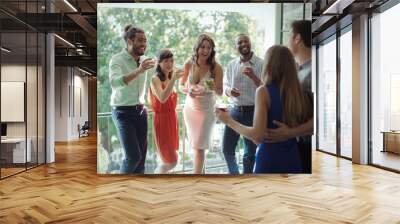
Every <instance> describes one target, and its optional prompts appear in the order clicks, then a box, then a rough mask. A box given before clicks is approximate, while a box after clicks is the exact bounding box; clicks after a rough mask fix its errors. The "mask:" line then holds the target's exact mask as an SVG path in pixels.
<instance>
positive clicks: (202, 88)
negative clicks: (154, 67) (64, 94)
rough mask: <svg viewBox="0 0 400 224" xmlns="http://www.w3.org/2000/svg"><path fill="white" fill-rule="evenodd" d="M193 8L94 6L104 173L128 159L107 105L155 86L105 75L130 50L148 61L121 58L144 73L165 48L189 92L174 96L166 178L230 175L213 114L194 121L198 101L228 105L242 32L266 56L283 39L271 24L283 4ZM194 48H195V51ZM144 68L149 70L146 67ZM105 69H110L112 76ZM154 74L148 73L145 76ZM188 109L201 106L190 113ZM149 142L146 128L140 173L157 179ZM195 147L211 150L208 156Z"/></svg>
mask: <svg viewBox="0 0 400 224" xmlns="http://www.w3.org/2000/svg"><path fill="white" fill-rule="evenodd" d="M193 6H194V5H193V4H112V3H106V4H98V17H97V19H98V38H97V41H98V43H97V46H101V47H99V48H98V56H99V57H98V67H99V69H98V81H99V82H98V98H97V100H98V113H99V132H101V133H102V134H101V140H100V137H99V141H100V142H101V143H102V144H101V145H102V147H103V148H104V150H105V151H106V152H108V154H109V155H110V156H108V157H107V158H109V159H110V160H112V161H111V162H109V164H110V165H109V166H108V167H109V168H108V169H106V171H105V173H119V172H120V168H121V164H122V161H121V160H123V159H121V158H125V156H126V155H125V153H126V152H125V149H123V148H124V143H123V142H122V141H121V138H120V135H119V134H118V133H119V131H121V130H120V128H119V126H117V127H115V126H114V124H113V122H111V119H110V114H111V111H113V110H114V108H113V107H115V106H116V105H113V104H112V102H113V99H114V100H115V98H116V97H117V98H118V99H120V100H121V101H132V99H136V98H139V99H142V98H141V96H142V95H141V94H140V93H141V91H139V92H140V93H138V92H135V91H127V95H124V94H120V93H121V91H124V90H123V88H133V87H134V86H142V87H143V88H144V89H145V91H146V89H148V88H149V87H150V86H151V80H152V79H151V78H146V75H144V74H142V75H138V76H137V77H138V80H139V79H141V78H143V79H145V84H144V85H138V84H137V83H138V82H137V81H138V80H136V79H134V76H133V75H132V76H127V77H125V78H117V76H112V75H110V72H114V71H118V69H119V66H116V65H115V64H118V63H110V62H113V61H114V62H115V58H114V56H115V55H117V54H118V52H119V51H121V50H123V49H125V48H127V49H128V50H129V49H131V50H132V53H134V55H139V54H143V53H144V54H145V55H142V56H140V57H136V56H130V58H129V57H128V56H129V55H128V56H127V57H126V59H129V60H127V61H129V64H130V65H132V67H131V71H132V70H134V69H135V68H138V66H142V67H143V68H148V67H146V66H147V65H148V66H151V64H150V63H149V64H147V63H145V61H146V60H144V59H145V58H155V57H156V55H157V54H158V52H159V51H160V49H163V48H169V49H170V50H171V51H172V52H173V55H174V57H173V58H174V64H178V65H184V66H178V67H179V68H181V67H183V69H184V70H185V74H186V75H184V78H182V80H181V81H183V80H185V81H184V82H180V83H191V84H190V85H187V86H185V87H186V91H185V88H183V89H182V90H183V92H182V91H178V92H177V120H178V126H179V132H178V134H179V150H178V151H177V157H178V160H177V164H176V165H175V167H174V169H172V170H171V171H170V172H172V173H193V172H195V173H200V172H202V173H204V172H206V173H225V174H226V173H228V171H227V166H226V162H225V159H224V154H223V152H222V148H221V145H222V134H223V130H224V129H223V125H221V124H219V123H215V118H213V117H214V116H211V115H210V116H205V117H204V118H205V119H204V121H207V122H200V121H202V120H201V119H196V116H198V114H202V113H204V111H205V110H204V108H203V107H200V106H201V105H203V103H200V101H202V100H203V101H204V105H207V108H208V109H207V111H212V110H214V106H215V104H216V103H218V105H222V104H225V105H226V104H227V102H228V98H227V96H225V95H223V94H222V93H223V88H222V76H223V75H222V74H223V71H224V70H225V68H226V67H227V66H228V64H229V62H230V61H232V60H233V59H234V58H236V57H237V56H238V52H237V50H236V49H235V37H236V36H237V35H238V34H240V33H244V34H251V35H250V37H251V40H252V46H253V48H252V49H253V50H252V51H254V53H255V54H256V55H263V54H264V53H265V51H266V49H267V48H268V47H269V46H271V45H273V44H276V43H277V41H279V40H280V38H279V35H280V34H281V32H280V28H281V27H280V26H278V25H277V24H279V23H278V21H276V19H277V18H280V17H279V16H278V15H279V13H280V12H281V10H279V7H280V6H281V5H280V4H240V5H239V4H231V3H230V4H228V3H226V4H225V3H223V4H206V3H204V4H203V3H200V4H196V5H195V7H193ZM298 6H301V7H303V6H304V4H298ZM297 19H301V18H297ZM132 22H134V25H135V26H138V27H141V28H142V29H143V32H140V33H138V35H137V36H136V37H137V38H134V39H131V40H129V39H127V40H126V41H123V40H124V39H122V38H121V36H120V35H118V34H119V33H120V31H121V30H122V29H123V27H124V26H125V25H126V24H130V23H132ZM202 33H207V34H208V35H207V36H208V37H207V38H206V39H207V40H205V41H200V42H199V40H198V37H199V36H200V34H202ZM141 36H142V37H143V38H142V37H141ZM202 37H203V36H202ZM193 46H195V48H196V49H193ZM243 46H244V47H243V51H249V50H250V48H247V49H246V47H245V44H244V45H243ZM128 50H127V52H128ZM191 56H192V57H191ZM188 58H189V59H188ZM136 61H137V62H136ZM144 63H145V64H146V66H145V65H143V64H144ZM121 65H122V64H121ZM109 66H111V67H113V68H115V69H111V70H110V68H109ZM121 67H123V66H121ZM175 67H176V66H175ZM125 72H126V73H125V74H128V73H129V71H128V70H126V71H125ZM154 73H155V72H154ZM154 73H153V72H150V74H154ZM245 73H247V74H250V73H251V72H250V71H249V69H248V70H246V72H245ZM219 74H221V75H219ZM247 77H248V76H247V75H246V76H243V77H242V78H243V79H246V78H247ZM135 80H136V81H135ZM220 80H221V81H220ZM113 85H114V86H113ZM188 87H191V88H188ZM232 90H234V91H238V92H240V91H245V89H244V88H241V87H240V86H234V87H233V88H232ZM146 92H148V91H146ZM110 102H111V105H110ZM160 102H161V101H160ZM139 103H140V104H143V105H144V106H145V107H146V106H147V107H150V104H149V103H150V101H145V100H144V101H139ZM191 104H193V105H195V106H198V107H189V105H191ZM204 105H203V106H204ZM189 108H191V110H193V111H191V112H192V113H191V112H188V111H189ZM198 108H203V111H202V112H199V111H198V110H197V109H198ZM211 108H212V109H211ZM210 114H211V113H210ZM120 116H122V115H120ZM155 116H156V114H155V112H154V111H153V110H149V116H148V124H153V123H154V122H155V120H156V117H155ZM114 117H115V116H114ZM206 118H207V119H206ZM211 118H213V119H211ZM114 120H115V119H114ZM189 120H192V121H193V122H192V123H191V122H189V123H190V125H188V122H187V121H189ZM196 122H198V123H199V124H196V125H195V126H193V127H192V125H191V124H195V123H196ZM212 127H215V128H212ZM118 130H119V131H118ZM195 133H197V134H198V137H195V138H193V136H195ZM154 137H155V136H154V135H153V132H152V130H151V129H149V130H148V131H147V138H148V141H147V143H148V145H147V148H146V150H148V151H147V153H146V155H145V156H144V157H145V163H144V167H145V173H149V174H151V173H156V172H158V171H156V168H157V167H160V165H159V164H164V161H163V159H162V158H161V157H160V154H159V153H157V142H156V140H155V139H154ZM194 139H198V140H200V139H203V140H204V142H201V141H198V142H197V143H205V144H204V145H193V144H194V143H195V141H194ZM205 139H207V141H205ZM193 146H196V147H193ZM199 146H201V147H199ZM196 148H198V149H207V148H208V149H209V150H198V149H196ZM237 148H238V152H237V154H236V155H237V156H238V158H236V159H237V160H238V161H242V156H243V153H244V147H243V141H242V140H240V141H239V142H238V147H237ZM193 149H196V150H193ZM111 155H112V156H111ZM116 155H117V156H116ZM142 158H143V156H142ZM203 158H204V159H203ZM203 161H204V162H203ZM99 163H101V160H99ZM203 163H204V164H203ZM203 167H204V169H203ZM238 169H240V170H241V169H243V168H242V162H239V164H238Z"/></svg>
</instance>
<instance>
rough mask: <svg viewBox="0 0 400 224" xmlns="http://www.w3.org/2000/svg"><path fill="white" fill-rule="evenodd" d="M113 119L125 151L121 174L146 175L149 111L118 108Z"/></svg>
mask: <svg viewBox="0 0 400 224" xmlns="http://www.w3.org/2000/svg"><path fill="white" fill-rule="evenodd" d="M112 118H113V121H114V124H115V126H116V127H117V130H118V136H119V140H120V142H121V145H122V147H123V148H124V151H125V159H124V161H123V163H122V166H121V173H123V174H130V173H144V163H145V161H146V153H147V111H146V109H145V108H134V107H117V108H116V109H113V110H112Z"/></svg>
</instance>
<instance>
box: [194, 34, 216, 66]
mask: <svg viewBox="0 0 400 224" xmlns="http://www.w3.org/2000/svg"><path fill="white" fill-rule="evenodd" d="M205 40H206V41H208V42H209V43H210V45H211V54H210V56H209V57H208V58H207V64H208V65H210V70H211V72H212V73H214V68H215V43H214V40H213V39H212V38H211V37H210V36H209V35H207V34H204V33H203V34H200V35H199V37H198V38H197V42H196V44H195V45H194V47H193V55H192V62H193V63H195V64H196V65H197V66H200V65H199V64H198V62H197V59H198V58H199V55H198V53H197V51H198V50H199V48H200V46H201V44H202V43H203V41H205Z"/></svg>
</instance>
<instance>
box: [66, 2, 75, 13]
mask: <svg viewBox="0 0 400 224" xmlns="http://www.w3.org/2000/svg"><path fill="white" fill-rule="evenodd" d="M64 2H65V4H67V5H68V6H69V7H70V8H71V9H72V10H74V11H75V12H78V10H77V9H76V8H75V7H74V6H73V5H72V4H71V3H69V2H68V0H64Z"/></svg>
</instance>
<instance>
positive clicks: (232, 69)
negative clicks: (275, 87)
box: [224, 53, 263, 106]
mask: <svg viewBox="0 0 400 224" xmlns="http://www.w3.org/2000/svg"><path fill="white" fill-rule="evenodd" d="M241 64H242V62H241V61H240V58H236V59H233V60H232V61H230V62H229V64H228V67H227V69H226V73H225V75H224V92H225V94H226V93H228V92H230V91H231V90H232V89H233V88H236V89H238V92H239V93H240V96H238V97H230V98H229V102H230V103H232V104H234V105H235V106H254V104H255V94H256V89H257V86H256V84H255V83H254V81H253V80H252V79H250V78H249V77H248V76H247V75H244V74H242V69H241V67H242V66H241ZM249 64H250V66H251V68H252V69H253V72H254V74H255V75H256V76H257V77H258V78H259V79H261V72H262V68H263V60H262V59H261V58H259V57H257V56H255V55H254V53H253V55H252V57H251V59H250V61H249Z"/></svg>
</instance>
